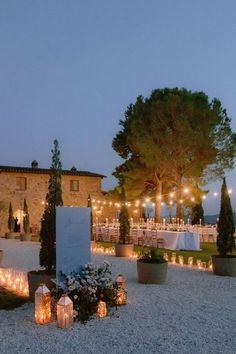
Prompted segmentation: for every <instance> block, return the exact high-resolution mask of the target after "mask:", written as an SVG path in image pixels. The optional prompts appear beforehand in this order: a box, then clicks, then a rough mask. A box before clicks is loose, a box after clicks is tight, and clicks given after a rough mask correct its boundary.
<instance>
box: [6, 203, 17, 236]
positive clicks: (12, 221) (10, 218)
mask: <svg viewBox="0 0 236 354" xmlns="http://www.w3.org/2000/svg"><path fill="white" fill-rule="evenodd" d="M7 224H8V231H9V232H7V233H6V238H7V239H13V238H15V235H14V225H15V219H14V216H13V210H12V205H11V202H10V204H9V209H8V221H7Z"/></svg>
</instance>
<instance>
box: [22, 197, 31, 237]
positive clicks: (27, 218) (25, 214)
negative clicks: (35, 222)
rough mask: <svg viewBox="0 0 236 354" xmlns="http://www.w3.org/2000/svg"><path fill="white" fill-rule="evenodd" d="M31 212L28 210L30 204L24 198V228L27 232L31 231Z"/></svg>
mask: <svg viewBox="0 0 236 354" xmlns="http://www.w3.org/2000/svg"><path fill="white" fill-rule="evenodd" d="M29 224H30V221H29V212H28V205H27V203H26V200H25V198H24V216H23V230H24V232H25V233H26V234H28V233H29Z"/></svg>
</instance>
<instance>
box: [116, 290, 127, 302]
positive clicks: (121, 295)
mask: <svg viewBox="0 0 236 354" xmlns="http://www.w3.org/2000/svg"><path fill="white" fill-rule="evenodd" d="M126 301H127V296H126V291H125V290H124V289H118V290H117V293H116V305H125V304H126Z"/></svg>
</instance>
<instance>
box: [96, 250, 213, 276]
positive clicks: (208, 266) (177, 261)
mask: <svg viewBox="0 0 236 354" xmlns="http://www.w3.org/2000/svg"><path fill="white" fill-rule="evenodd" d="M92 251H93V252H94V253H99V254H107V255H114V252H115V251H114V247H103V246H94V247H93V248H92ZM130 258H132V259H137V258H138V253H137V252H132V253H131V255H130ZM163 258H164V259H165V260H166V261H167V262H169V263H170V264H173V265H181V266H187V267H188V268H193V269H194V268H195V269H200V270H209V271H211V270H212V260H211V259H209V261H208V262H205V261H202V260H201V259H200V258H199V259H197V260H196V264H195V265H194V260H193V257H188V259H187V263H185V259H184V256H181V255H179V256H178V257H177V255H176V253H175V252H172V254H171V256H169V255H168V253H166V252H165V253H164V254H163Z"/></svg>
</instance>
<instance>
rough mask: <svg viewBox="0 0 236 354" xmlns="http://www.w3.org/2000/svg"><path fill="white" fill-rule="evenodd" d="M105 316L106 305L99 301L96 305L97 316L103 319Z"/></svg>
mask: <svg viewBox="0 0 236 354" xmlns="http://www.w3.org/2000/svg"><path fill="white" fill-rule="evenodd" d="M106 315H107V305H106V303H105V302H104V301H102V300H100V301H99V303H98V309H97V316H98V317H99V318H103V317H105V316H106Z"/></svg>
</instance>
